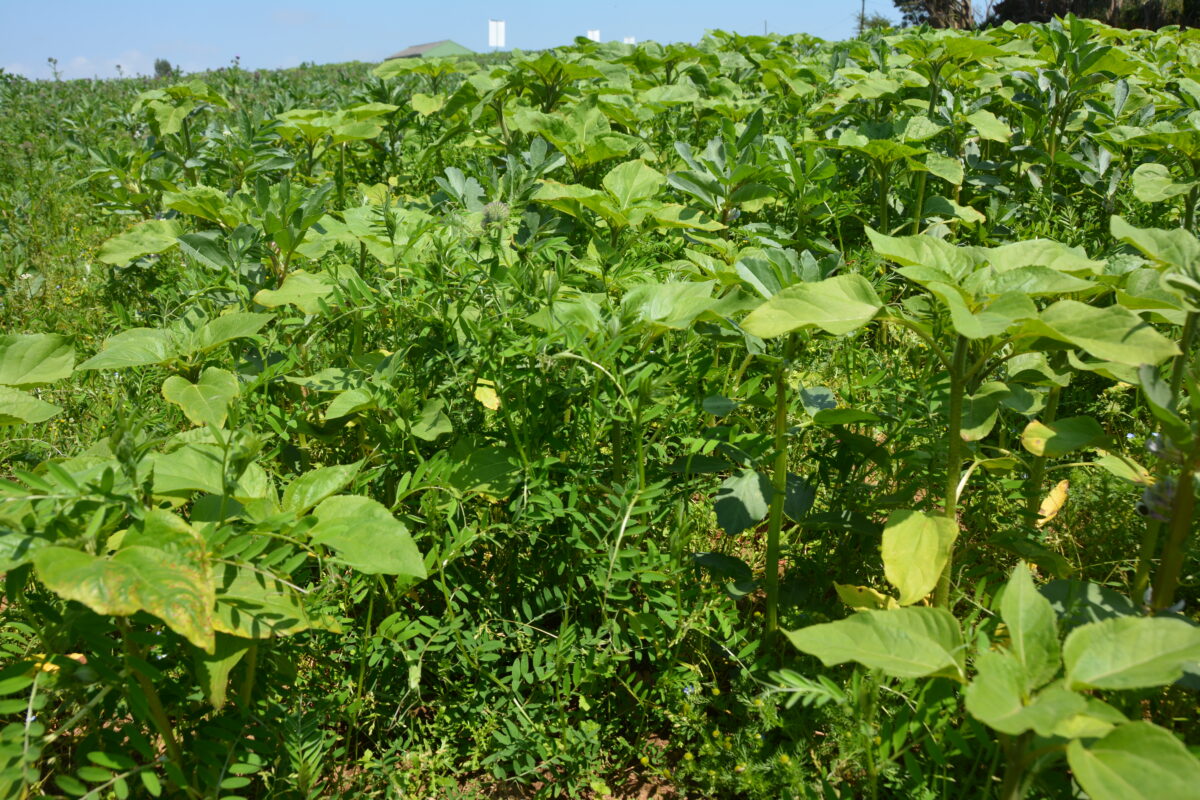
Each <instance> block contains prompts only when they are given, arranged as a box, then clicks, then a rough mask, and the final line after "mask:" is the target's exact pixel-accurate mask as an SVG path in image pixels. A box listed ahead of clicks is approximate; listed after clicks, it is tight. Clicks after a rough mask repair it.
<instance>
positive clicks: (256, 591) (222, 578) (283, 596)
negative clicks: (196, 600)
mask: <svg viewBox="0 0 1200 800" xmlns="http://www.w3.org/2000/svg"><path fill="white" fill-rule="evenodd" d="M213 627H214V628H215V629H216V630H217V632H218V633H227V634H229V635H231V636H238V637H241V638H243V639H268V638H270V637H272V636H289V635H291V634H293V633H298V632H300V631H303V630H307V629H309V628H311V627H315V626H314V625H313V623H312V620H310V619H309V616H308V614H307V612H306V611H305V610H304V604H303V603H302V602H301V600H300V596H299V594H298V593H297V592H296V590H295V589H292V588H291V587H289V586H287V585H286V584H284V583H282V582H281V581H279V580H278V579H276V578H274V577H272V576H271V575H266V574H263V573H262V572H259V571H257V570H254V569H251V568H250V567H241V566H235V565H233V564H225V565H224V566H223V567H218V573H217V580H216V612H215V614H214V615H213Z"/></svg>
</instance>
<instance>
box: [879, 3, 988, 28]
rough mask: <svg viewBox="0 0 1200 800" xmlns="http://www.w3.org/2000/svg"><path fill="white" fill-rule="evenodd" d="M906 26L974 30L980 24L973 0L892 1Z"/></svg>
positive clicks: (979, 16) (979, 15)
mask: <svg viewBox="0 0 1200 800" xmlns="http://www.w3.org/2000/svg"><path fill="white" fill-rule="evenodd" d="M892 3H893V5H895V6H896V10H897V11H899V12H900V20H901V21H902V22H903V23H904V24H905V25H930V26H932V27H934V28H974V27H976V26H977V25H978V24H979V22H980V18H981V16H983V15H981V14H979V13H978V9H977V8H976V5H975V3H974V2H973V0H892Z"/></svg>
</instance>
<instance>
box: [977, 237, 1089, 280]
mask: <svg viewBox="0 0 1200 800" xmlns="http://www.w3.org/2000/svg"><path fill="white" fill-rule="evenodd" d="M978 252H980V253H981V254H982V255H983V256H984V257H985V258H986V259H987V261H988V263H989V264H990V265H991V266H992V267H994V268H995V269H996V270H997V271H998V272H1008V271H1009V270H1015V269H1021V268H1022V267H1048V268H1050V269H1052V270H1055V271H1057V272H1067V273H1070V274H1072V275H1075V274H1101V273H1103V272H1104V267H1105V264H1104V262H1103V261H1095V260H1093V259H1090V258H1088V255H1087V253H1086V252H1085V251H1084V249H1083V248H1082V247H1071V246H1070V245H1066V244H1063V243H1062V242H1056V241H1054V240H1052V239H1026V240H1025V241H1021V242H1011V243H1010V244H1004V245H1000V246H999V247H992V248H988V249H983V248H979V250H978Z"/></svg>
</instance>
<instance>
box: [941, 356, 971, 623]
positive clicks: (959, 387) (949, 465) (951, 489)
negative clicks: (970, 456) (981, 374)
mask: <svg viewBox="0 0 1200 800" xmlns="http://www.w3.org/2000/svg"><path fill="white" fill-rule="evenodd" d="M966 364H967V340H966V339H965V338H963V337H962V336H959V337H958V341H957V343H956V344H955V346H954V362H953V366H952V367H951V368H950V407H949V420H948V422H947V426H946V488H945V492H944V498H945V499H944V501H943V502H944V503H945V509H944V512H943V513H944V514H945V515H946V518H947V519H949V520H950V521H951V522H953V523H954V524H955V525H958V481H959V477H960V476H959V472H960V470H959V468H960V467H961V466H962V444H963V442H962V415H963V395H964V394H965V393H966V387H965V383H966V382H965V379H964V378H965V376H964V373H965V372H966ZM953 568H954V550H953V546H952V547H951V550H950V554H949V556H948V557H947V558H946V566H945V567H943V568H942V574H941V576H940V577H939V578H938V583H937V588H936V589H935V590H934V593H933V604H934V605H935V606H937V607H938V608H947V607H948V606H949V605H950V573H951V571H952V570H953Z"/></svg>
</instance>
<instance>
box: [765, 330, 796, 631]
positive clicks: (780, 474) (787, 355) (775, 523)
mask: <svg viewBox="0 0 1200 800" xmlns="http://www.w3.org/2000/svg"><path fill="white" fill-rule="evenodd" d="M795 347H796V336H795V334H789V335H788V339H787V342H786V343H785V344H784V347H783V359H782V360H781V361H780V362H779V364H778V366H776V367H775V468H774V474H773V476H772V480H771V485H772V488H773V489H774V492H773V493H772V495H771V515H770V521H769V522H768V524H767V556H766V561H767V563H766V567H765V571H764V573H763V591H764V592H765V593H766V596H767V598H766V601H767V603H766V605H767V607H766V625H765V627H764V628H763V639H762V646H763V649H764V650H766V649H767V648H768V647H770V645H771V642H772V641H774V639H775V634H776V631H778V630H779V532H780V530H781V529H782V528H783V501H784V500H785V499H786V497H787V475H788V469H787V468H788V463H787V462H788V452H787V431H788V413H787V412H788V402H787V368H788V362H789V361H790V360H791V359H792V355H793V353H794V351H795Z"/></svg>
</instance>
